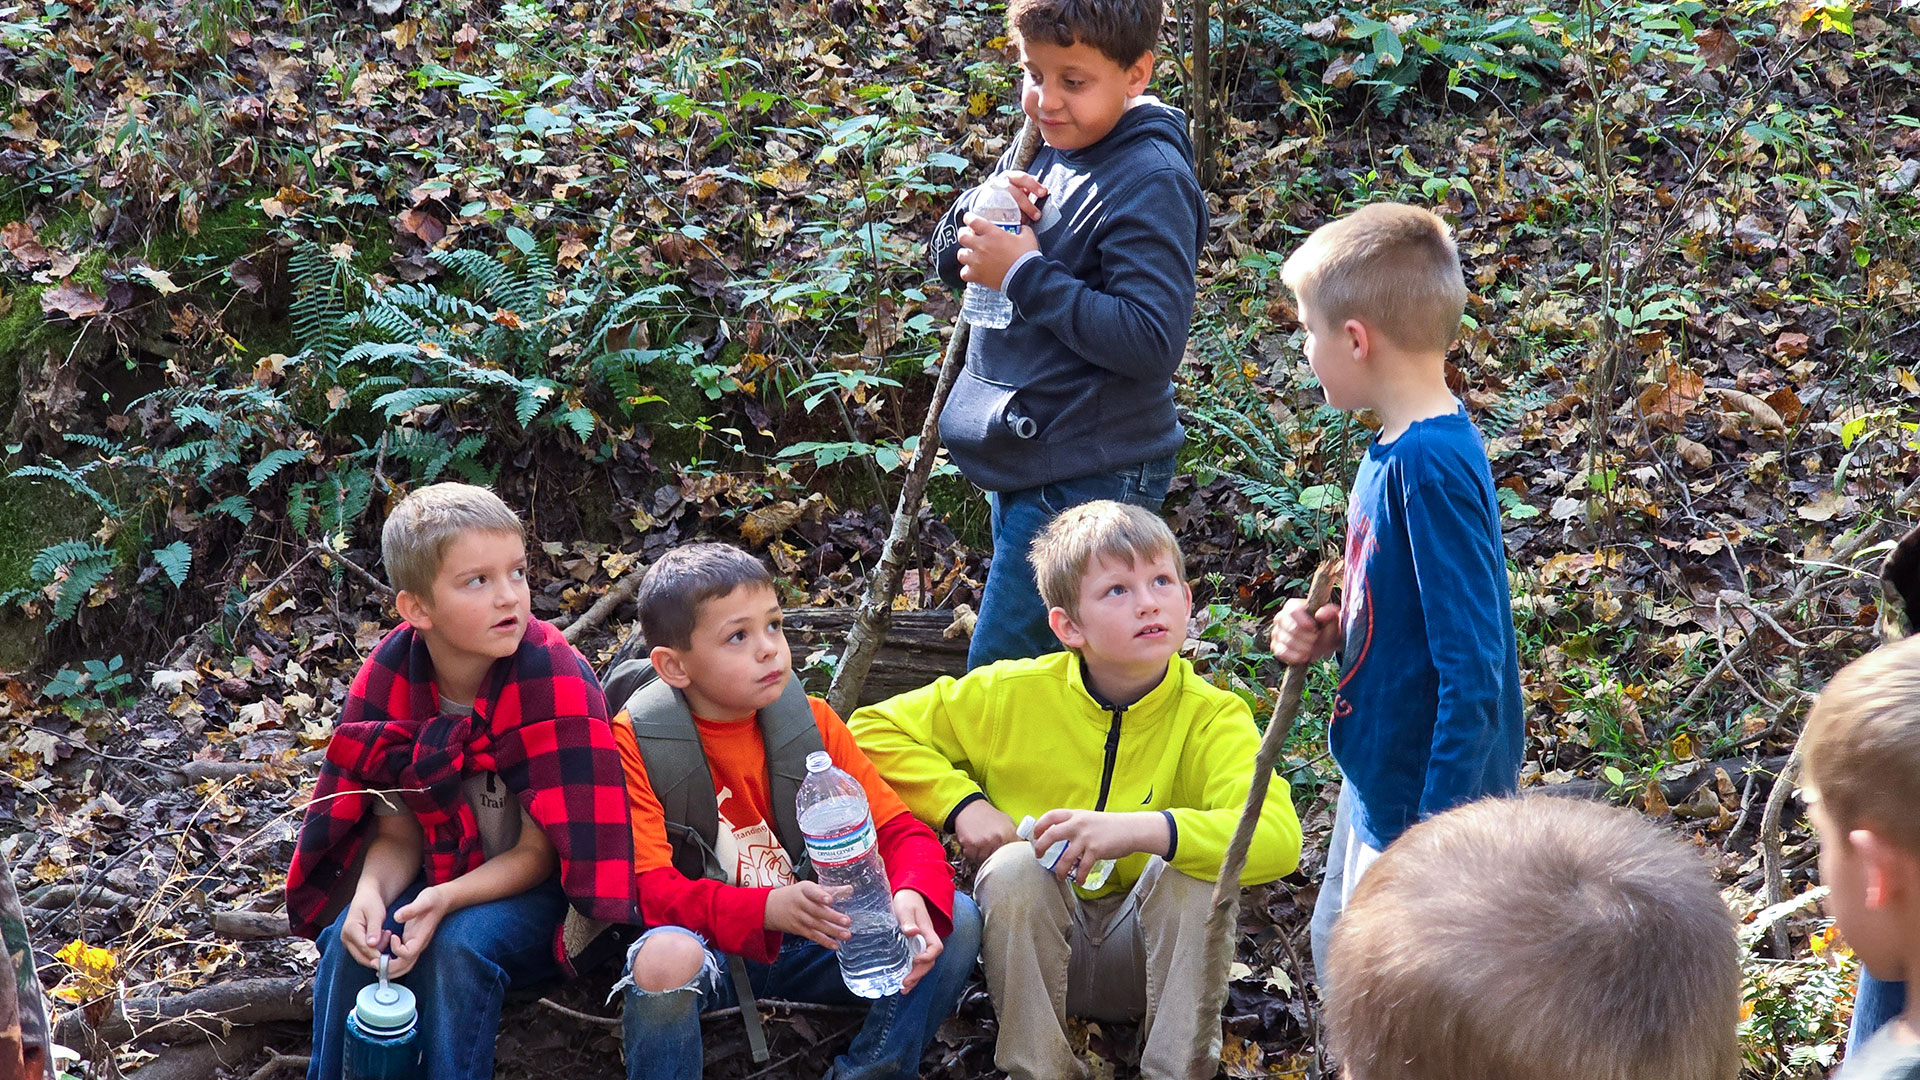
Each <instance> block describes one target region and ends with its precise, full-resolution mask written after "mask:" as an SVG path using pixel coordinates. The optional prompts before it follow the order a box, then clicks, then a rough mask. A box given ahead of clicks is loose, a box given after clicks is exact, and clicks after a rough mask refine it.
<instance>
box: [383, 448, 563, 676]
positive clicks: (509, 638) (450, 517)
mask: <svg viewBox="0 0 1920 1080" xmlns="http://www.w3.org/2000/svg"><path fill="white" fill-rule="evenodd" d="M380 558H381V561H382V563H383V564H384V565H385V566H386V570H387V580H388V581H389V582H390V583H391V584H392V585H393V588H394V592H395V594H396V595H395V596H394V606H395V607H397V608H398V609H399V611H400V617H401V618H403V619H405V620H407V622H408V623H409V624H411V625H412V626H413V628H414V629H415V630H417V631H419V632H420V634H421V635H422V636H423V637H424V638H425V639H426V641H427V648H428V650H429V652H430V653H431V655H432V656H433V662H434V668H435V677H436V679H437V680H438V682H439V685H440V689H441V692H442V693H443V694H446V695H450V696H452V697H454V698H455V699H456V700H466V701H470V700H472V698H471V694H472V692H473V690H474V689H476V688H477V687H478V685H479V681H480V676H481V675H483V674H484V673H485V671H486V669H487V668H488V667H489V666H490V665H491V664H492V663H493V661H495V660H498V659H500V658H501V657H505V656H512V655H513V654H514V652H515V651H517V650H518V649H519V648H520V640H521V639H522V638H524V637H525V636H526V633H527V624H528V623H529V622H530V621H531V619H532V612H531V596H530V593H529V591H528V588H527V542H526V528H525V526H524V525H522V524H521V522H520V518H519V515H517V514H515V513H514V512H513V511H512V510H511V509H509V508H508V507H507V504H506V503H505V502H502V501H501V499H500V496H498V495H495V494H494V493H493V492H491V491H489V490H487V489H486V488H483V487H476V486H475V485H473V484H430V485H428V486H426V487H423V488H419V489H416V490H415V491H413V492H411V493H410V494H408V495H407V497H406V498H404V499H402V500H400V505H398V506H396V507H394V508H393V512H392V513H391V514H388V515H387V523H386V525H385V526H383V527H382V528H381V530H380Z"/></svg>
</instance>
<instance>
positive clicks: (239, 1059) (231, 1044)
mask: <svg viewBox="0 0 1920 1080" xmlns="http://www.w3.org/2000/svg"><path fill="white" fill-rule="evenodd" d="M266 1042H267V1033H266V1032H264V1031H256V1030H254V1029H252V1028H241V1029H240V1030H239V1031H236V1032H234V1033H233V1034H231V1035H229V1036H227V1038H226V1039H225V1040H223V1041H218V1042H208V1043H198V1044H195V1045H193V1046H170V1047H168V1048H167V1049H165V1050H162V1051H161V1052H160V1055H159V1056H158V1057H156V1058H154V1059H153V1060H152V1061H149V1062H147V1063H146V1064H145V1065H142V1066H141V1067H140V1068H138V1069H135V1070H134V1071H132V1072H130V1073H128V1074H127V1080H207V1077H210V1076H213V1075H214V1074H215V1073H216V1072H218V1071H219V1070H220V1069H222V1068H232V1067H234V1066H237V1065H240V1064H242V1063H243V1062H245V1061H246V1060H247V1059H248V1058H251V1057H253V1056H254V1055H255V1054H257V1053H259V1052H260V1048H261V1047H262V1046H265V1045H266Z"/></svg>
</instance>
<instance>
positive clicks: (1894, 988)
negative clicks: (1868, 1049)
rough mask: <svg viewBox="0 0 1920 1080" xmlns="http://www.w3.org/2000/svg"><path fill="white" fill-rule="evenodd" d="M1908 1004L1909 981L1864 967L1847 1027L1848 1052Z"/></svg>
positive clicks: (1853, 1049)
mask: <svg viewBox="0 0 1920 1080" xmlns="http://www.w3.org/2000/svg"><path fill="white" fill-rule="evenodd" d="M1906 1007H1907V984H1906V983H1903V982H1886V981H1885V980H1882V979H1876V978H1874V977H1873V976H1871V975H1869V974H1867V969H1866V968H1865V967H1864V966H1863V967H1861V969H1860V990H1859V992H1858V993H1856V994H1855V995H1854V998H1853V1026H1852V1027H1851V1028H1849V1029H1848V1030H1847V1056H1848V1057H1852V1056H1853V1055H1854V1051H1856V1050H1859V1049H1860V1047H1861V1046H1862V1045H1863V1044H1865V1043H1866V1041H1867V1040H1868V1039H1871V1038H1873V1035H1874V1033H1875V1032H1877V1031H1879V1030H1880V1029H1881V1028H1883V1027H1886V1026H1887V1023H1888V1022H1889V1021H1891V1020H1892V1019H1893V1018H1894V1017H1896V1016H1899V1015H1900V1012H1901V1010H1903V1009H1905V1008H1906Z"/></svg>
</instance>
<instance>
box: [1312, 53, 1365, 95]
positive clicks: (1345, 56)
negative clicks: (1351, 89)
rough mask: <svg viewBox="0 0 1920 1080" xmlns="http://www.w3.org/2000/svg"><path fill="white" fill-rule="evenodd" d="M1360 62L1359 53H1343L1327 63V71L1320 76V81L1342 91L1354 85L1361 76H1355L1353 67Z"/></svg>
mask: <svg viewBox="0 0 1920 1080" xmlns="http://www.w3.org/2000/svg"><path fill="white" fill-rule="evenodd" d="M1359 62H1360V56H1359V54H1357V53H1341V54H1340V55H1339V56H1336V57H1334V58H1333V59H1332V60H1331V61H1329V62H1328V63H1327V70H1326V71H1324V72H1322V73H1321V75H1320V81H1321V82H1323V83H1325V84H1326V85H1328V86H1331V87H1333V88H1334V89H1335V90H1342V89H1345V88H1346V87H1348V86H1350V85H1352V84H1353V80H1354V79H1356V78H1358V77H1359V76H1357V75H1355V74H1354V71H1353V65H1355V64H1357V63H1359Z"/></svg>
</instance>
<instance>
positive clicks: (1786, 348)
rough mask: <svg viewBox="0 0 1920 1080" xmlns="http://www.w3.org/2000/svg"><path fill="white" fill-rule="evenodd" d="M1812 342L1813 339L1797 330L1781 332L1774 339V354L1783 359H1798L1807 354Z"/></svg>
mask: <svg viewBox="0 0 1920 1080" xmlns="http://www.w3.org/2000/svg"><path fill="white" fill-rule="evenodd" d="M1811 344H1812V340H1811V339H1810V338H1808V337H1807V335H1805V334H1802V333H1797V332H1788V333H1785V334H1781V335H1780V336H1779V337H1777V338H1774V339H1773V355H1775V356H1777V357H1779V358H1780V359H1782V360H1798V359H1800V358H1801V357H1803V356H1805V355H1807V349H1808V347H1809V346H1810V345H1811Z"/></svg>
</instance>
